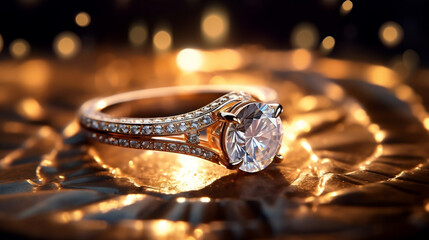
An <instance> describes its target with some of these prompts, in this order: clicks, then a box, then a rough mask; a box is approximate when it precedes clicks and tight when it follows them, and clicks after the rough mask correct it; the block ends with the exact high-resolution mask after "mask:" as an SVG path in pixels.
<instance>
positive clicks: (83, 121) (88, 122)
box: [82, 118, 92, 127]
mask: <svg viewBox="0 0 429 240" xmlns="http://www.w3.org/2000/svg"><path fill="white" fill-rule="evenodd" d="M91 122H92V121H91V119H89V118H83V119H82V123H83V124H85V126H87V127H91Z"/></svg>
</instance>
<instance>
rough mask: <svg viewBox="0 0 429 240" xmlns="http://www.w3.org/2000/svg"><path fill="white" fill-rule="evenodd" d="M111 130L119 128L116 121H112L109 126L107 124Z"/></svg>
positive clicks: (114, 130)
mask: <svg viewBox="0 0 429 240" xmlns="http://www.w3.org/2000/svg"><path fill="white" fill-rule="evenodd" d="M107 128H108V129H109V131H110V132H116V130H118V126H117V125H116V124H114V123H110V124H109V126H107Z"/></svg>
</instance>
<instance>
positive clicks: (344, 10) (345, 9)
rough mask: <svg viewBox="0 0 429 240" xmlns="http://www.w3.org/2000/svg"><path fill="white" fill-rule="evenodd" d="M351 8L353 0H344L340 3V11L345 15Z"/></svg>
mask: <svg viewBox="0 0 429 240" xmlns="http://www.w3.org/2000/svg"><path fill="white" fill-rule="evenodd" d="M352 8H353V2H352V1H350V0H346V1H344V2H343V4H341V8H340V13H341V14H343V15H345V14H348V13H349V12H350V11H351V10H352Z"/></svg>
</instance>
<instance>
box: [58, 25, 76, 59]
mask: <svg viewBox="0 0 429 240" xmlns="http://www.w3.org/2000/svg"><path fill="white" fill-rule="evenodd" d="M53 45H54V46H53V47H54V51H55V53H56V54H57V56H58V57H60V58H63V59H68V58H72V57H74V56H76V54H77V53H78V52H79V50H80V46H81V43H80V39H79V37H78V36H77V35H76V34H74V33H72V32H62V33H60V34H58V35H57V36H56V37H55V39H54V44H53Z"/></svg>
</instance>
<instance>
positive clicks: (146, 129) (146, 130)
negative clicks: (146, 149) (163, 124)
mask: <svg viewBox="0 0 429 240" xmlns="http://www.w3.org/2000/svg"><path fill="white" fill-rule="evenodd" d="M142 133H143V134H144V135H149V134H151V133H152V127H151V126H144V127H143V128H142Z"/></svg>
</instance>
